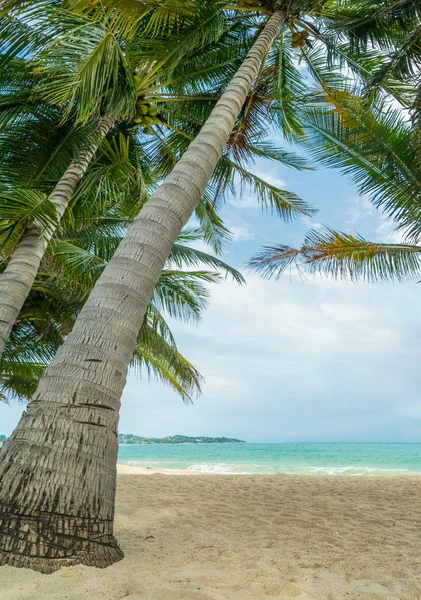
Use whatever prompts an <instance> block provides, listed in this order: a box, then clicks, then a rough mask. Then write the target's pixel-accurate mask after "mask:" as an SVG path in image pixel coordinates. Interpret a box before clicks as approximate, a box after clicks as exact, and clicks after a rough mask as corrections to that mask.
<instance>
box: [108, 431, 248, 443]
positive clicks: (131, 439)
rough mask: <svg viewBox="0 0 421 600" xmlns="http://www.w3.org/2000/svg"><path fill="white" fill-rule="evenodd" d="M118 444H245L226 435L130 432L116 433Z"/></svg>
mask: <svg viewBox="0 0 421 600" xmlns="http://www.w3.org/2000/svg"><path fill="white" fill-rule="evenodd" d="M118 443H119V444H245V443H246V442H245V441H244V440H237V439H235V438H226V437H203V436H200V437H188V436H187V435H170V436H168V437H165V438H153V437H139V436H138V435H132V434H130V433H119V434H118Z"/></svg>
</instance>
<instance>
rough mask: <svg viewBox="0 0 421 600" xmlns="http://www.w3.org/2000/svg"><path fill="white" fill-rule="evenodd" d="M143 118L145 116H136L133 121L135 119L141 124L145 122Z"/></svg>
mask: <svg viewBox="0 0 421 600" xmlns="http://www.w3.org/2000/svg"><path fill="white" fill-rule="evenodd" d="M143 119H144V117H135V118H134V119H133V121H134V122H135V123H139V124H141V123H143Z"/></svg>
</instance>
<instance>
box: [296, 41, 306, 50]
mask: <svg viewBox="0 0 421 600" xmlns="http://www.w3.org/2000/svg"><path fill="white" fill-rule="evenodd" d="M305 45H306V41H305V40H303V39H301V40H298V42H297V46H298V47H299V48H304V46H305Z"/></svg>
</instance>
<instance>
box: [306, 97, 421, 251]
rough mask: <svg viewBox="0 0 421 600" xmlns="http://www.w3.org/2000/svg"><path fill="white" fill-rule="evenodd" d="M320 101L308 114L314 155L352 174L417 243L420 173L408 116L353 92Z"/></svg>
mask: <svg viewBox="0 0 421 600" xmlns="http://www.w3.org/2000/svg"><path fill="white" fill-rule="evenodd" d="M320 100H322V102H321V104H320V105H319V106H318V107H317V108H314V109H311V110H308V111H307V119H308V120H307V131H308V134H309V135H308V138H307V140H306V145H307V147H308V148H309V150H310V152H311V156H312V157H313V158H314V159H315V160H317V161H318V162H319V163H321V164H323V165H326V166H331V167H335V168H339V169H340V170H342V171H343V172H344V173H345V174H347V175H349V176H351V178H352V181H353V183H355V184H356V185H357V186H358V188H359V191H360V193H361V194H364V195H366V196H367V197H369V198H370V199H371V200H372V202H373V203H374V204H375V206H377V207H378V208H380V209H381V210H383V211H384V212H385V213H386V214H387V215H388V216H389V217H391V218H392V219H393V220H394V221H395V223H396V224H397V226H398V227H400V228H402V229H404V230H405V231H406V232H407V234H408V235H409V237H410V239H412V240H414V241H416V240H417V239H418V237H419V235H420V233H421V232H420V226H419V224H420V222H421V221H420V217H421V212H420V204H419V198H420V194H421V172H420V168H419V167H420V163H419V159H418V155H419V153H418V147H417V144H416V143H414V141H416V140H415V139H414V136H413V133H412V131H411V128H410V126H409V123H408V121H407V119H406V118H405V116H404V115H403V114H402V112H400V111H399V110H396V109H395V108H393V107H391V106H389V107H388V106H386V105H385V104H384V103H383V102H380V103H378V102H376V103H370V102H369V101H367V100H366V99H363V98H359V97H358V96H356V95H355V94H354V93H352V91H348V90H342V91H339V90H336V91H334V90H332V91H331V90H329V91H326V92H325V93H323V94H321V95H320ZM329 105H330V108H329Z"/></svg>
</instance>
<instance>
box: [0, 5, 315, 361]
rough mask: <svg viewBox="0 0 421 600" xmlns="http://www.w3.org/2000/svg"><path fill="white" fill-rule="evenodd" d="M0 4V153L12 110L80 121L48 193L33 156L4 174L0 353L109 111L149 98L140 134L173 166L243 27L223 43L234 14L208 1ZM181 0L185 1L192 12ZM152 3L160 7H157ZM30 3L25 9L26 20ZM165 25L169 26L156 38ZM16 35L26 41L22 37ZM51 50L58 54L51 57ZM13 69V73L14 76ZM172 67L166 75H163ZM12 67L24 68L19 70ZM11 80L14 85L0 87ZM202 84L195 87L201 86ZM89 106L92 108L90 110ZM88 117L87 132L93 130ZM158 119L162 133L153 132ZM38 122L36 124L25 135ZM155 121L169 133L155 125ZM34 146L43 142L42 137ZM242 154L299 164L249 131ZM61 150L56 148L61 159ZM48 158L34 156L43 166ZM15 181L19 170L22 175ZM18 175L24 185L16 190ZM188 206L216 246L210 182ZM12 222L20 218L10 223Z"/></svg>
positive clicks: (231, 59) (12, 137) (281, 203)
mask: <svg viewBox="0 0 421 600" xmlns="http://www.w3.org/2000/svg"><path fill="white" fill-rule="evenodd" d="M6 4H7V6H5V7H4V10H5V9H6V8H9V9H12V15H13V14H15V15H17V17H19V18H17V17H16V18H12V19H11V20H10V19H9V18H8V19H6V25H7V27H6V28H5V39H6V40H8V39H9V47H7V51H6V58H7V60H6V62H5V65H6V66H5V67H4V71H5V74H4V77H3V80H4V84H5V88H6V94H5V97H4V99H3V105H4V106H3V114H5V115H6V117H7V118H4V119H3V126H5V125H7V126H9V127H10V122H11V121H12V122H14V123H15V122H17V127H15V130H16V131H14V132H12V134H11V133H10V132H8V133H7V136H6V137H5V143H4V144H3V147H4V149H5V155H6V156H9V154H10V149H11V148H12V160H13V161H14V165H16V163H17V162H20V164H24V162H25V161H24V156H26V155H27V154H28V152H27V149H26V148H25V149H24V151H23V152H17V153H16V151H15V150H13V148H14V146H15V144H16V140H17V139H22V124H21V121H22V118H23V117H26V116H27V115H28V114H29V117H30V121H29V125H30V127H33V122H32V120H33V118H34V116H35V117H36V118H37V119H38V120H40V113H41V115H42V117H43V119H41V120H40V123H42V122H46V124H49V125H50V126H51V122H52V120H53V119H54V118H55V119H60V118H61V117H63V115H60V114H57V111H54V108H53V107H60V106H61V107H65V109H64V117H65V118H71V119H73V120H75V121H76V124H78V123H82V124H84V125H85V127H84V128H81V127H80V126H79V128H78V130H77V132H78V136H76V135H74V137H75V138H76V139H77V138H79V147H78V146H75V147H74V150H73V152H74V153H75V154H77V156H78V157H77V159H76V160H73V161H71V162H70V166H67V165H69V163H67V164H66V163H65V162H64V164H63V160H62V161H61V163H60V164H61V167H60V168H61V169H62V172H63V171H64V175H61V178H60V179H59V180H58V183H57V185H56V187H55V188H54V190H53V191H52V192H51V194H50V195H49V196H48V194H47V193H46V192H45V189H43V190H42V191H43V196H42V197H40V194H39V193H37V191H36V187H35V186H34V183H35V184H36V182H34V178H35V179H36V180H38V179H39V178H40V176H39V172H40V171H41V173H43V171H44V168H45V167H40V171H38V172H37V173H35V174H34V177H33V178H32V180H31V179H28V176H27V175H26V176H25V177H24V178H22V169H21V167H20V169H18V175H19V178H18V182H19V187H18V189H16V184H15V186H14V188H13V190H12V191H9V192H8V194H6V195H5V196H4V201H5V202H4V203H3V205H2V206H3V213H4V214H9V215H11V216H12V215H13V214H15V215H17V219H16V218H15V219H13V218H12V219H9V220H8V221H7V223H6V224H5V225H4V226H3V230H4V232H5V235H6V240H7V242H8V243H9V247H10V249H11V251H13V254H12V255H11V257H10V259H9V262H8V265H7V267H6V269H5V270H4V271H3V274H2V276H1V277H0V355H1V352H2V350H3V348H4V345H5V343H6V340H7V337H8V335H9V333H10V331H11V328H12V326H13V323H14V322H15V320H16V317H17V315H18V313H19V311H20V309H21V307H22V304H23V302H24V300H25V298H26V297H27V294H28V292H29V290H30V289H31V286H32V283H33V281H34V278H35V276H36V272H37V270H38V268H39V264H40V261H41V259H42V256H43V254H44V252H45V248H46V246H47V244H48V241H49V240H50V239H51V237H52V236H53V234H54V231H55V229H56V227H57V226H58V223H59V221H60V219H61V217H62V215H63V212H64V210H65V209H66V207H67V206H68V204H69V202H70V199H71V198H72V196H73V194H74V191H75V189H76V187H77V186H78V185H79V183H80V181H81V178H82V176H83V175H84V174H85V173H86V170H87V167H88V165H89V163H90V161H91V160H92V157H93V155H94V154H95V151H96V149H97V147H98V144H100V143H101V139H103V138H105V137H106V136H107V134H108V133H109V132H110V131H111V129H113V128H115V127H116V126H117V127H120V126H121V125H122V124H123V125H124V122H123V123H122V122H121V117H123V118H125V119H126V121H125V123H126V125H127V126H133V125H136V123H134V122H133V119H134V121H135V122H136V121H138V120H139V118H137V117H136V116H135V114H136V112H135V111H143V110H147V107H148V106H149V105H150V103H151V102H152V103H153V105H154V106H155V109H154V110H155V112H156V111H157V107H159V113H158V115H157V116H156V117H147V118H149V119H152V120H153V119H154V120H155V121H157V125H156V126H155V127H152V129H151V128H150V127H149V128H145V129H144V132H147V136H148V135H149V134H153V135H154V136H155V138H156V141H155V143H152V144H151V143H150V142H149V146H150V147H151V153H152V154H154V155H155V158H156V159H157V160H159V161H160V162H161V163H162V164H161V168H160V175H163V174H166V172H165V171H166V170H167V172H168V170H169V169H168V168H169V167H172V166H173V165H174V161H176V160H177V159H178V158H179V156H180V154H181V152H182V151H184V150H185V149H186V144H187V143H188V141H189V140H190V139H192V138H193V137H194V136H195V135H196V134H197V132H198V130H199V128H200V126H201V125H202V124H203V119H204V118H206V117H207V116H208V114H209V110H210V109H211V107H212V106H213V105H214V103H215V100H216V98H217V97H218V95H219V89H220V86H221V84H222V83H223V81H224V78H225V79H226V77H227V76H228V75H229V73H230V68H231V69H232V66H233V65H235V62H236V60H235V59H236V57H238V56H239V57H241V56H242V55H243V53H244V49H245V48H247V45H248V39H249V38H250V35H245V36H244V40H243V41H242V42H241V43H238V41H237V42H236V44H233V43H232V40H233V39H234V34H235V32H236V30H237V29H238V22H235V21H234V20H232V19H231V20H230V19H226V18H224V19H222V18H221V16H220V14H219V12H220V10H219V5H218V4H217V3H216V4H215V3H205V4H204V3H200V2H199V3H197V2H190V6H189V8H188V10H187V9H186V7H185V6H184V5H180V6H176V5H174V4H173V3H169V5H168V7H167V8H166V7H164V6H161V5H160V7H157V6H155V7H153V11H152V14H151V15H149V14H148V13H150V12H151V6H150V4H149V3H144V4H142V3H139V6H138V7H137V9H138V10H139V11H140V12H139V13H137V14H136V18H135V19H133V14H132V13H130V11H129V13H130V14H129V17H130V19H129V20H127V14H126V13H124V10H123V17H126V18H125V19H123V20H119V19H118V18H116V15H115V14H110V15H108V16H107V17H106V18H105V19H104V14H103V12H101V11H99V13H98V10H97V9H95V8H94V9H92V7H89V10H87V12H86V11H83V10H82V14H76V12H71V9H72V6H71V3H68V6H67V10H66V11H63V10H58V9H57V8H55V7H54V6H53V7H51V6H50V5H49V3H48V2H47V3H45V2H41V3H35V5H34V7H33V8H31V9H28V7H27V6H26V4H25V3H24V10H23V12H20V3H19V2H14V1H11V2H8V3H6ZM182 4H183V3H182ZM187 4H189V3H187ZM40 6H41V7H43V8H44V12H41V13H40V12H39V8H40ZM46 7H47V10H45V8H46ZM82 8H83V5H82ZM192 8H195V10H194V11H193V12H192ZM76 10H81V3H77V4H76V8H75V11H76ZM13 11H14V12H13ZM162 11H164V12H165V15H163V14H161V13H162ZM180 11H181V12H180ZM34 12H37V17H36V19H35V20H34ZM157 15H158V17H157ZM175 15H176V16H175ZM180 15H181V16H180ZM173 18H176V20H177V31H176V33H174V31H173V21H172V19H173ZM161 21H162V22H164V23H165V27H162V26H161V25H159V24H160V23H161ZM45 28H47V31H46V32H45V31H44V30H45ZM168 29H169V30H170V31H169V32H168ZM169 33H171V37H168V35H169ZM10 39H11V40H12V41H13V43H11V42H10ZM28 39H29V40H31V43H30V44H28V42H27V40H28ZM25 41H26V46H25ZM163 41H165V44H163ZM205 46H206V47H207V54H208V55H209V56H210V59H211V60H208V63H207V64H206V62H205V61H204V60H203V54H202V51H203V48H204V47H205ZM221 47H222V48H223V52H221V50H220V48H221ZM22 48H24V50H25V52H26V54H27V55H29V56H30V62H29V64H25V63H24V61H23V58H22V56H21V55H22ZM123 49H124V51H123ZM63 53H64V54H65V55H66V61H63V60H61V57H62V56H63ZM18 54H19V57H18V58H17V55H18ZM151 55H152V56H153V59H152V58H151ZM237 61H238V59H237ZM14 63H16V65H15V71H13V65H14ZM228 65H229V66H228ZM16 68H17V69H18V71H19V77H17V76H16ZM175 68H177V70H178V73H179V75H178V76H175V75H174V70H175ZM22 70H23V72H24V73H25V77H21V75H20V73H21V72H22ZM122 75H124V77H122ZM17 81H18V82H19V83H20V84H21V85H20V86H19V85H17V83H16V82H17ZM28 84H29V85H30V88H29V92H28V89H27V86H28ZM11 86H12V87H13V92H14V94H11V93H10V87H11ZM204 86H205V89H206V93H205V94H203V91H202V90H203V87H204ZM16 87H17V89H16ZM192 101H193V102H192ZM136 102H137V104H136ZM135 104H136V106H135ZM41 109H42V110H41ZM44 113H47V116H45V114H44ZM99 113H101V114H102V115H103V116H102V117H101V118H100V119H99V121H98V117H97V115H98V114H99ZM134 113H135V114H134ZM143 118H144V117H143ZM24 125H25V126H26V123H24ZM260 126H261V127H262V125H260ZM98 127H99V134H97V133H96V132H95V130H96V129H97V128H98ZM163 128H164V132H162V131H161V130H162V129H163ZM39 130H40V127H38V129H37V135H39ZM165 130H167V131H170V132H171V133H172V135H167V134H166V133H165ZM68 135H69V133H68V132H67V131H64V138H63V140H64V141H65V142H66V144H67V143H68V141H69V140H68V139H67V138H68ZM81 135H82V139H80V138H81ZM81 142H83V145H81ZM61 144H62V142H60V144H59V147H58V148H59V154H63V153H62V152H61V150H62V148H61ZM46 146H47V147H49V146H51V144H50V143H48V142H47V144H46ZM30 147H31V146H30ZM56 153H57V151H56V149H53V150H52V154H51V157H52V158H53V160H54V161H55V162H57V160H58V158H59V157H58V156H55V155H56ZM249 153H250V154H251V155H253V154H254V155H255V156H259V155H262V154H263V155H264V154H265V153H266V154H268V155H269V156H270V158H273V159H275V160H280V161H281V162H283V163H285V164H290V165H291V166H294V167H296V168H302V167H303V162H302V161H300V160H299V159H297V158H296V157H294V156H293V155H291V154H288V153H285V152H278V153H277V152H276V151H275V150H274V149H270V151H268V150H267V149H265V148H259V141H258V140H257V139H256V140H255V143H254V146H253V147H250V148H249ZM68 154H69V151H68V150H67V155H68ZM67 155H66V154H65V155H64V156H65V157H66V158H67ZM51 157H50V156H46V158H45V160H46V164H47V165H48V163H49V162H50V161H51ZM226 162H227V159H226ZM228 164H229V169H230V171H231V173H229V176H228V177H227V173H226V172H223V174H222V176H223V177H224V186H226V185H227V182H228V181H229V179H230V177H231V179H232V172H233V170H235V173H237V174H238V175H239V176H240V178H241V179H243V180H247V181H248V183H252V184H255V186H256V188H257V191H258V192H259V195H260V197H261V198H262V199H263V201H264V202H265V203H266V204H268V205H270V206H274V207H275V209H276V210H277V211H281V212H282V211H284V212H285V211H289V212H293V211H294V210H305V206H304V204H302V203H301V204H300V202H299V199H297V198H296V197H295V196H294V195H293V194H290V193H288V192H284V191H283V190H278V189H277V188H276V187H274V186H269V185H267V184H266V183H265V182H264V181H262V180H259V179H258V178H256V177H255V176H253V174H252V173H250V172H248V171H247V170H246V169H244V168H242V167H241V165H237V164H236V162H235V161H230V162H229V163H228ZM4 169H5V170H6V171H8V172H9V171H10V160H6V161H5V162H4ZM56 169H57V167H56ZM44 175H45V174H44V173H43V176H44ZM44 179H45V177H44ZM216 179H217V177H216V176H215V177H214V181H212V182H211V183H210V185H211V187H212V186H213V188H214V189H217V190H218V191H219V192H220V191H221V189H222V185H221V184H220V182H219V181H216ZM25 180H26V181H28V183H27V184H26V186H24V181H25ZM28 185H29V187H30V188H31V190H28V189H27V187H28ZM23 186H24V187H23ZM22 187H23V189H22ZM44 188H45V183H44ZM17 199H19V206H20V208H24V209H25V210H23V216H22V214H21V213H22V210H21V211H16V200H17ZM10 204H12V207H13V210H12V211H11V210H10ZM41 211H44V212H43V213H41ZM196 214H197V216H198V217H199V219H200V220H201V222H202V224H203V225H204V226H206V230H205V238H206V239H207V241H211V240H213V241H214V242H215V243H216V244H217V247H218V244H219V245H221V243H222V242H223V239H224V237H226V231H225V229H224V227H223V225H222V223H221V222H220V221H219V220H218V218H217V216H216V213H215V207H214V203H213V202H212V201H211V190H209V191H206V194H205V195H204V197H203V198H202V199H201V201H200V203H199V205H198V206H197V208H196ZM28 215H30V219H28ZM43 216H44V217H45V218H44V221H43V220H42V217H43ZM17 223H18V224H19V225H20V228H19V227H17V226H16V224H17ZM22 223H24V227H23V228H22V227H21V225H22ZM28 223H29V226H28ZM12 233H13V234H14V235H11V234H12ZM6 256H7V252H6Z"/></svg>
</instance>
